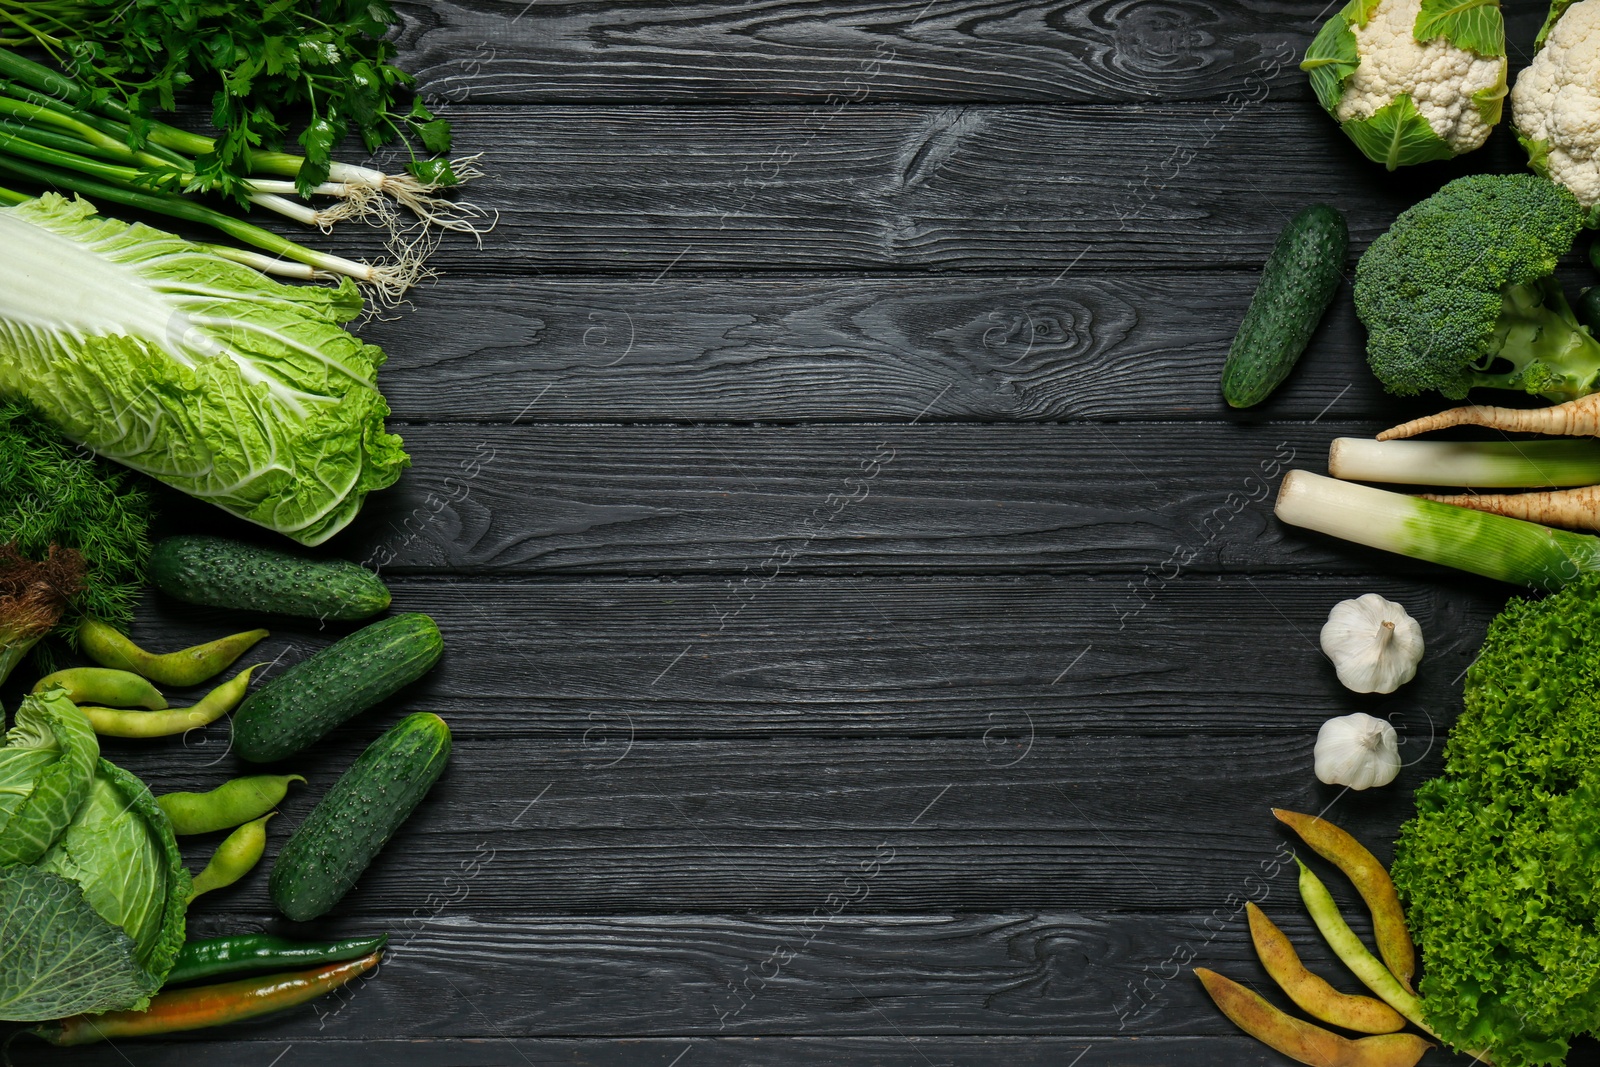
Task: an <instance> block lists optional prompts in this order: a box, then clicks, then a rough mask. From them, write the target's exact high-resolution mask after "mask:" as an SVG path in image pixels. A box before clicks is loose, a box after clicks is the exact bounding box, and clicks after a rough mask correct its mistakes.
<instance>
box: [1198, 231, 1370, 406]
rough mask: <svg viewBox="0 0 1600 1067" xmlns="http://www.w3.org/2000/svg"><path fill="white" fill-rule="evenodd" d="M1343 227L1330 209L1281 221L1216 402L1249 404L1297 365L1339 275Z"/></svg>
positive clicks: (1346, 241) (1346, 239) (1346, 244)
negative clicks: (1220, 400) (1285, 223)
mask: <svg viewBox="0 0 1600 1067" xmlns="http://www.w3.org/2000/svg"><path fill="white" fill-rule="evenodd" d="M1349 248H1350V230H1349V227H1347V226H1346V225H1345V221H1344V216H1343V215H1341V214H1340V213H1339V211H1338V209H1337V208H1332V207H1329V206H1328V205H1327V204H1312V205H1311V206H1310V207H1308V208H1306V209H1305V210H1304V211H1302V212H1300V214H1298V215H1296V216H1295V217H1294V218H1292V219H1290V220H1289V224H1288V225H1287V226H1285V227H1284V228H1283V232H1282V233H1280V234H1279V235H1278V241H1277V243H1276V244H1275V245H1273V246H1272V254H1271V255H1269V256H1268V257H1267V264H1266V266H1265V267H1263V268H1262V270H1261V283H1260V284H1259V285H1258V286H1257V287H1256V293H1255V296H1253V297H1251V299H1250V308H1249V310H1247V311H1246V312H1245V313H1244V321H1243V322H1242V323H1240V324H1239V332H1238V333H1237V334H1235V335H1234V338H1233V347H1232V348H1231V349H1229V350H1228V360H1227V362H1226V363H1225V364H1223V367H1222V398H1223V399H1224V400H1226V401H1227V402H1228V403H1229V405H1231V406H1232V407H1236V408H1248V407H1254V406H1255V405H1257V404H1259V403H1261V402H1262V401H1263V400H1265V399H1266V398H1267V397H1269V396H1271V395H1272V391H1273V390H1274V389H1276V388H1278V386H1280V385H1282V384H1283V380H1284V379H1285V378H1287V377H1288V376H1289V372H1290V371H1292V370H1294V365H1295V364H1296V363H1298V362H1299V361H1300V356H1301V355H1302V354H1303V353H1304V352H1305V350H1306V345H1308V344H1310V343H1311V335H1312V333H1314V332H1315V331H1316V328H1317V323H1319V322H1321V321H1322V316H1323V313H1324V312H1326V311H1327V310H1328V305H1329V304H1331V303H1333V297H1334V294H1336V293H1337V292H1338V291H1339V282H1340V280H1341V279H1342V278H1343V277H1344V261H1345V253H1346V252H1347V251H1348V250H1349Z"/></svg>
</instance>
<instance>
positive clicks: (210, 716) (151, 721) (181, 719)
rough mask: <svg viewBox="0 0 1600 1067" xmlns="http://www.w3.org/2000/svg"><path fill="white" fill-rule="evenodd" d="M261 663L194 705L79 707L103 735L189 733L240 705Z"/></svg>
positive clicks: (134, 735) (207, 724) (222, 685)
mask: <svg viewBox="0 0 1600 1067" xmlns="http://www.w3.org/2000/svg"><path fill="white" fill-rule="evenodd" d="M260 666H262V664H260V663H257V664H256V665H255V667H246V668H245V669H244V670H242V671H240V672H239V673H238V674H237V675H235V676H234V677H233V678H231V679H229V680H228V681H226V682H223V683H222V684H221V685H219V686H217V687H216V688H215V689H213V690H212V691H211V692H209V693H207V694H206V695H205V696H203V697H201V698H200V700H199V701H198V702H197V703H196V704H195V705H194V707H192V708H169V709H167V710H166V711H119V710H118V709H116V708H91V707H79V708H78V710H79V711H81V712H83V714H84V715H85V716H86V717H87V718H88V720H89V724H90V725H91V726H93V727H94V732H95V733H97V734H100V735H101V736H102V737H169V736H171V735H172V734H181V733H187V732H188V731H190V730H194V729H196V728H198V727H201V726H209V725H211V724H212V723H214V722H216V721H217V720H218V719H220V718H222V717H223V716H224V715H226V714H228V712H230V711H232V710H233V709H234V708H236V707H238V706H239V704H240V702H241V701H243V700H244V696H245V693H247V692H248V691H249V689H250V672H251V671H254V670H255V669H256V667H260ZM84 669H85V670H87V669H89V668H84ZM142 680H143V679H141V681H142ZM146 684H148V683H146Z"/></svg>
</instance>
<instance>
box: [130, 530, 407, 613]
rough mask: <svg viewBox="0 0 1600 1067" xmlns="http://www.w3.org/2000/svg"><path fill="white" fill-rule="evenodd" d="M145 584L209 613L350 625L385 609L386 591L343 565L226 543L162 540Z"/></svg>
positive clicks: (361, 570) (369, 575)
mask: <svg viewBox="0 0 1600 1067" xmlns="http://www.w3.org/2000/svg"><path fill="white" fill-rule="evenodd" d="M149 574H150V580H151V581H152V582H154V583H155V586H156V588H157V589H160V590H161V591H162V592H163V593H166V594H167V595H168V596H171V597H176V598H177V599H179V600H183V601H187V602H188V603H190V604H203V605H205V606H206V607H212V608H233V609H235V610H241V611H265V612H271V613H272V614H275V615H295V616H298V617H300V618H304V619H332V620H335V621H339V622H348V621H353V620H356V619H368V618H371V617H372V616H374V615H377V614H378V613H379V612H382V611H386V610H387V609H388V607H389V588H388V586H386V585H384V584H383V582H382V581H381V580H380V579H379V578H378V576H377V575H376V574H374V573H373V572H372V571H369V570H367V568H365V567H363V566H361V565H360V564H357V563H351V562H349V561H348V560H317V559H306V558H305V557H303V556H294V555H290V554H289V553H287V552H279V551H277V550H276V549H271V548H261V547H259V546H257V545H249V544H245V543H244V542H243V541H230V540H228V539H227V538H225V537H207V536H203V535H189V536H183V537H166V538H163V539H161V540H160V541H158V542H156V546H155V548H153V549H151V551H150V566H149Z"/></svg>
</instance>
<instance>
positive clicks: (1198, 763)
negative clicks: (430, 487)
mask: <svg viewBox="0 0 1600 1067" xmlns="http://www.w3.org/2000/svg"><path fill="white" fill-rule="evenodd" d="M1415 700H1416V696H1415V694H1408V699H1407V700H1406V701H1405V703H1406V704H1414V703H1415ZM1399 703H1400V702H1398V701H1396V702H1393V704H1394V705H1398V704H1399ZM1349 704H1350V706H1351V707H1355V706H1357V705H1358V704H1361V706H1365V707H1373V706H1374V703H1373V702H1372V701H1366V702H1364V703H1363V702H1360V701H1357V700H1354V699H1352V700H1350V701H1349ZM1387 711H1388V713H1389V714H1390V715H1392V716H1393V720H1392V721H1393V722H1394V723H1395V725H1396V726H1397V728H1398V729H1400V730H1401V731H1403V736H1404V740H1405V757H1406V759H1407V764H1408V765H1407V767H1406V769H1405V771H1404V774H1403V776H1402V778H1401V779H1400V781H1399V784H1398V785H1396V786H1395V787H1394V788H1393V789H1391V790H1389V791H1387V792H1385V793H1383V794H1374V797H1375V798H1376V801H1390V802H1392V803H1379V802H1368V803H1364V804H1360V805H1354V806H1353V807H1352V805H1349V804H1342V805H1341V807H1340V808H1338V809H1336V812H1342V811H1344V810H1345V809H1347V808H1350V809H1351V810H1353V811H1355V812H1358V813H1360V817H1361V819H1362V820H1363V821H1362V822H1361V823H1359V826H1360V827H1368V826H1369V822H1368V821H1367V820H1379V819H1383V818H1387V817H1390V816H1392V815H1393V813H1394V810H1398V806H1399V805H1401V804H1402V802H1403V800H1404V797H1405V796H1406V795H1408V793H1409V790H1410V788H1411V787H1413V786H1415V785H1416V784H1418V783H1419V782H1421V781H1423V780H1424V779H1426V778H1428V777H1431V776H1432V775H1434V774H1436V773H1438V772H1439V770H1440V768H1441V765H1442V752H1443V744H1442V737H1436V736H1432V734H1431V733H1430V730H1429V723H1428V719H1427V718H1426V717H1425V716H1424V715H1423V714H1422V713H1421V712H1420V711H1418V710H1416V709H1415V708H1414V707H1399V706H1390V707H1389V708H1388V709H1387ZM1451 714H1452V711H1451V709H1450V708H1449V706H1448V704H1447V705H1445V706H1444V707H1441V708H1438V709H1437V717H1438V718H1439V719H1440V720H1441V725H1442V721H1444V720H1448V718H1449V717H1450V715H1451ZM447 718H448V719H449V721H450V722H451V723H452V725H453V732H454V737H455V748H454V752H453V754H452V759H453V761H454V763H453V765H454V767H455V768H456V769H455V770H454V771H453V772H452V775H453V777H454V779H455V783H454V784H453V785H452V786H451V787H450V790H449V794H448V795H449V797H454V798H455V800H454V801H453V805H454V812H451V811H445V812H443V813H442V821H440V822H438V823H434V822H432V821H429V822H425V823H422V824H420V825H419V829H418V832H419V833H436V832H442V833H450V832H452V829H451V828H453V827H459V826H460V825H461V824H460V820H459V819H458V818H457V817H456V816H457V815H459V813H460V812H462V811H469V810H470V811H471V813H472V816H473V819H472V825H474V826H482V827H490V828H500V827H510V826H515V827H517V828H519V829H520V828H529V829H540V830H547V831H563V832H565V831H573V832H580V831H584V830H603V829H607V828H618V827H626V828H628V829H630V830H676V829H681V828H682V827H683V826H684V824H685V820H686V819H688V818H692V820H693V822H694V824H695V825H696V826H699V827H702V828H708V829H709V828H716V829H718V830H727V831H762V832H766V831H786V832H791V833H794V834H795V835H797V836H800V835H804V834H806V833H808V832H812V831H818V830H850V831H861V832H874V831H877V832H885V831H898V830H899V829H901V828H903V827H904V826H906V824H907V823H908V822H910V821H911V820H912V819H913V818H917V816H919V815H920V816H921V817H920V818H917V822H916V825H917V826H918V827H921V828H923V829H926V830H948V831H962V832H966V831H973V830H1019V831H1028V830H1047V829H1049V828H1051V827H1057V826H1060V827H1067V826H1075V825H1079V826H1081V825H1089V826H1096V827H1100V828H1102V829H1105V830H1106V831H1107V832H1108V833H1110V834H1111V835H1113V836H1118V835H1121V834H1122V833H1125V832H1134V831H1139V832H1146V833H1148V832H1152V831H1158V830H1161V829H1164V828H1167V827H1169V826H1170V825H1171V820H1172V813H1173V812H1174V811H1178V810H1184V809H1194V808H1197V807H1198V808H1203V809H1204V810H1207V811H1216V812H1224V811H1227V810H1228V808H1229V806H1230V805H1239V806H1240V807H1241V809H1243V808H1245V807H1248V806H1249V805H1251V804H1253V803H1255V801H1256V799H1257V798H1278V799H1277V801H1276V802H1277V803H1279V804H1280V806H1285V805H1286V806H1289V807H1291V808H1294V807H1307V808H1311V809H1312V810H1316V809H1320V808H1322V807H1324V806H1325V805H1326V804H1327V803H1328V802H1329V801H1331V800H1333V799H1334V798H1335V797H1337V796H1338V792H1339V791H1338V790H1337V789H1333V790H1330V789H1324V788H1322V787H1320V786H1319V785H1318V784H1317V783H1316V782H1315V781H1313V779H1312V775H1311V765H1312V755H1311V750H1312V746H1313V744H1314V742H1315V740H1316V732H1317V731H1316V727H1317V726H1318V725H1320V721H1321V720H1320V719H1317V720H1315V721H1313V720H1312V717H1311V716H1310V715H1308V714H1307V712H1306V710H1304V709H1301V708H1295V709H1293V710H1292V711H1291V710H1285V711H1281V712H1278V713H1277V714H1275V715H1267V714H1262V715H1259V716H1252V717H1251V718H1250V721H1249V723H1248V727H1249V729H1248V732H1245V731H1243V730H1242V729H1240V730H1235V731H1230V730H1228V729H1227V728H1226V727H1227V722H1226V720H1225V718H1224V716H1223V715H1221V714H1220V713H1212V714H1210V715H1206V714H1205V713H1203V712H1200V713H1197V714H1196V725H1195V728H1194V729H1191V730H1175V729H1171V728H1167V729H1159V730H1158V729H1152V730H1146V731H1142V732H1140V733H1137V734H1135V733H1132V732H1119V733H1116V734H1105V733H1095V732H1091V731H1090V730H1089V729H1088V728H1083V729H1076V730H1071V731H1064V732H1060V733H1046V732H1042V731H1041V730H1040V729H1039V725H1038V723H1037V722H1036V721H1032V722H1030V717H1029V715H1027V714H1023V713H1022V712H1017V713H1016V714H1014V715H1013V716H1010V718H1011V719H1012V720H1014V721H1006V717H1004V716H1002V715H1000V714H998V713H997V714H995V715H993V716H991V717H986V718H983V719H980V720H978V721H977V722H975V723H974V724H973V726H974V728H973V730H972V732H971V733H970V735H969V736H966V737H954V738H952V737H933V738H914V739H902V738H897V737H894V736H886V734H885V733H884V732H879V733H872V734H863V735H861V736H857V737H851V738H833V737H826V736H812V735H806V734H797V733H784V734H781V735H777V736H771V737H754V738H730V737H724V738H717V739H693V740H683V739H658V738H652V737H649V736H640V733H639V731H638V730H637V728H636V729H635V730H634V731H633V732H632V733H631V734H630V733H629V731H628V729H627V723H626V720H625V719H623V718H622V717H621V716H618V717H617V718H616V720H615V721H602V720H599V719H597V720H596V721H595V722H594V723H593V724H591V725H592V726H595V727H599V728H598V729H585V730H582V731H571V730H562V729H557V728H553V727H552V726H550V725H548V724H546V723H543V722H540V721H539V720H538V718H537V717H532V721H531V722H530V723H529V725H528V727H527V728H525V729H522V730H520V731H516V730H514V728H513V724H511V723H510V722H508V721H507V718H506V717H505V716H503V715H500V716H497V715H495V714H494V713H493V711H491V710H490V709H489V708H487V707H484V706H481V705H480V706H461V707H458V708H455V709H451V710H449V711H448V712H447ZM382 721H386V717H385V716H383V715H382V714H381V713H380V715H379V716H378V717H374V718H368V719H363V720H361V721H359V722H358V723H357V724H356V725H354V726H352V727H351V728H350V730H348V731H347V732H345V733H342V734H339V735H337V736H335V737H334V738H333V739H332V740H331V741H329V742H328V743H327V747H328V748H330V749H331V750H332V751H331V753H330V755H328V756H327V757H322V756H320V755H316V754H313V755H310V756H305V757H298V758H296V759H294V760H293V761H291V762H292V763H293V766H294V768H295V769H296V770H297V771H299V772H300V773H303V774H305V775H306V776H307V777H308V778H309V782H308V784H306V785H305V786H304V787H296V788H294V789H293V790H292V795H291V796H290V797H289V798H288V799H287V800H286V801H285V802H284V803H283V805H282V806H281V810H282V812H283V815H284V819H285V825H287V826H292V825H294V824H296V823H298V822H299V821H300V820H301V819H302V818H304V817H305V815H306V814H307V812H309V811H310V809H311V807H312V805H313V804H314V803H315V801H316V798H317V797H318V796H319V795H321V792H322V791H323V790H324V789H325V788H326V787H327V786H329V785H331V784H332V782H333V780H334V778H335V777H337V775H338V773H339V772H340V770H341V769H342V768H343V766H344V764H345V763H347V762H348V761H349V759H350V758H351V756H353V754H354V753H355V751H357V750H358V749H359V747H360V745H362V744H363V743H365V742H366V741H367V740H369V739H370V738H371V737H372V735H373V734H374V733H375V732H376V731H377V729H378V727H379V724H380V722H382ZM637 721H638V720H637V719H636V720H635V722H636V724H637ZM218 733H221V731H220V730H219V731H218ZM196 740H198V739H196ZM1430 742H1431V744H1430ZM107 750H108V752H110V753H111V758H113V759H116V760H119V761H121V762H132V763H137V764H138V765H139V768H140V770H141V772H142V775H143V777H144V779H145V781H146V782H147V783H148V784H149V786H150V787H151V788H152V789H153V790H155V791H156V792H158V793H166V792H175V791H178V790H191V789H192V790H205V789H210V788H212V787H214V786H215V785H217V784H218V783H219V781H220V780H221V777H222V774H223V773H225V772H223V771H220V770H219V769H218V767H216V766H210V767H208V766H206V764H207V763H208V762H209V761H208V760H206V759H205V758H203V757H204V751H203V749H201V748H200V747H199V746H198V745H196V744H195V743H194V742H193V741H192V742H191V745H190V747H189V750H188V751H187V752H182V753H163V754H162V756H161V758H158V759H150V758H149V755H150V746H148V745H133V744H128V745H124V744H120V743H114V742H107ZM190 753H194V755H192V756H191V755H190ZM152 765H153V766H152ZM230 766H231V764H230ZM1219 767H1227V768H1228V770H1227V772H1226V773H1222V774H1219V773H1218V770H1217V769H1218V768H1219ZM474 782H476V783H485V784H480V785H475V784H474ZM496 782H497V783H516V784H515V785H514V786H511V785H507V786H504V787H501V788H499V789H491V788H488V787H487V785H486V783H496ZM1135 783H1136V784H1135ZM946 786H948V787H949V792H948V794H946V795H945V796H943V797H940V792H941V790H943V789H944V788H945V787H946ZM1135 793H1136V794H1137V797H1138V803H1137V804H1136V805H1131V804H1130V803H1129V798H1130V795H1132V794H1135ZM935 797H939V800H938V801H937V802H935V801H934V799H933V798H935ZM1351 799H1356V798H1351ZM1251 810H1252V813H1253V814H1255V815H1260V813H1261V812H1262V811H1264V810H1265V809H1264V808H1254V809H1251ZM1265 825H1266V828H1268V829H1270V828H1271V824H1270V823H1268V824H1265ZM1258 829H1260V827H1258ZM1390 831H1392V827H1385V828H1383V829H1382V831H1381V832H1382V833H1385V834H1387V833H1388V832H1390Z"/></svg>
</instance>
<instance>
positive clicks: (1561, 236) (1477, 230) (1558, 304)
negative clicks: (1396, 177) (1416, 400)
mask: <svg viewBox="0 0 1600 1067" xmlns="http://www.w3.org/2000/svg"><path fill="white" fill-rule="evenodd" d="M1585 217H1586V213H1585V212H1584V210H1583V208H1582V207H1580V206H1579V204H1578V201H1577V198H1576V197H1574V196H1573V195H1572V193H1571V192H1569V191H1568V190H1566V189H1564V188H1562V187H1561V186H1558V185H1556V184H1555V183H1553V182H1551V181H1549V180H1548V179H1545V178H1541V177H1538V176H1537V175H1533V174H1511V175H1497V174H1480V175H1474V176H1472V177H1467V178H1458V179H1457V180H1455V181H1453V182H1451V183H1449V184H1448V185H1446V186H1445V187H1444V188H1442V189H1440V190H1439V191H1438V192H1437V193H1435V194H1433V195H1432V196H1430V197H1428V199H1426V200H1424V201H1422V202H1421V203H1419V204H1417V205H1415V206H1414V207H1412V208H1410V209H1409V210H1407V211H1405V212H1403V213H1402V214H1401V215H1400V217H1399V218H1397V219H1395V222H1394V225H1393V226H1391V227H1390V228H1389V231H1388V232H1387V233H1385V234H1383V235H1382V236H1381V237H1379V238H1378V239H1377V240H1376V241H1374V242H1373V243H1372V246H1371V247H1370V248H1368V249H1367V251H1366V253H1365V254H1364V255H1363V256H1362V257H1361V262H1360V264H1359V265H1358V266H1357V268H1356V284H1355V299H1356V314H1357V315H1359V316H1360V317H1361V321H1362V322H1363V323H1365V324H1366V327H1367V331H1368V337H1367V359H1368V362H1369V363H1370V364H1371V366H1372V370H1373V372H1374V373H1375V374H1377V376H1378V378H1379V379H1380V380H1381V381H1382V382H1383V384H1384V387H1385V388H1387V389H1388V390H1389V391H1390V392H1392V393H1397V394H1400V395H1402V396H1408V395H1412V394H1415V393H1420V392H1423V391H1425V390H1429V389H1433V390H1437V391H1439V392H1441V393H1443V394H1444V395H1445V396H1447V397H1451V398H1452V399H1461V398H1462V397H1465V396H1466V395H1467V391H1468V390H1469V389H1473V388H1476V387H1485V388H1492V389H1512V390H1520V391H1522V392H1526V393H1532V394H1534V395H1536V396H1542V397H1544V398H1545V399H1547V400H1554V401H1563V400H1572V399H1575V398H1577V397H1580V396H1586V395H1588V394H1589V393H1592V392H1595V391H1596V390H1597V389H1600V341H1596V340H1595V338H1594V337H1592V336H1590V334H1589V331H1588V329H1587V328H1586V327H1585V326H1583V325H1582V324H1581V323H1580V322H1579V321H1578V318H1577V316H1576V315H1575V314H1574V313H1573V311H1572V307H1571V305H1570V304H1568V303H1567V298H1566V295H1565V294H1564V293H1563V292H1562V290H1561V284H1560V283H1559V282H1558V281H1556V279H1555V278H1554V277H1552V275H1553V274H1554V272H1555V269H1556V264H1557V262H1558V261H1559V260H1560V258H1561V257H1562V256H1563V255H1565V254H1566V253H1567V252H1568V251H1569V250H1570V249H1571V248H1572V242H1573V239H1574V238H1575V237H1576V236H1577V234H1578V231H1579V230H1580V229H1582V227H1583V224H1584V220H1585Z"/></svg>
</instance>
